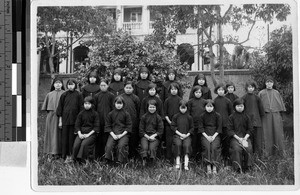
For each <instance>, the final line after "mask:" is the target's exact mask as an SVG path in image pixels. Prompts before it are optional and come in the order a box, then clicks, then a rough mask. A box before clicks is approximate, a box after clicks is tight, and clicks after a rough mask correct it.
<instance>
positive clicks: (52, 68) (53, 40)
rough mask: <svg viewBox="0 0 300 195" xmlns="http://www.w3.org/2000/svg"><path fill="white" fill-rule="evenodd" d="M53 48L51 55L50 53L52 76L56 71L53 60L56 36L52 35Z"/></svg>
mask: <svg viewBox="0 0 300 195" xmlns="http://www.w3.org/2000/svg"><path fill="white" fill-rule="evenodd" d="M51 42H52V48H51V51H50V52H51V53H50V56H49V66H50V71H51V74H53V73H54V72H55V70H54V64H53V58H54V51H55V34H54V33H52V40H51Z"/></svg>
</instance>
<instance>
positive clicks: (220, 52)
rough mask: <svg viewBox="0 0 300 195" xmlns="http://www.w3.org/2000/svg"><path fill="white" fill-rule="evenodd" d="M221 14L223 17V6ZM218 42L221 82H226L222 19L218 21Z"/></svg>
mask: <svg viewBox="0 0 300 195" xmlns="http://www.w3.org/2000/svg"><path fill="white" fill-rule="evenodd" d="M218 14H219V16H220V17H221V8H220V9H219V13H218ZM218 42H219V54H220V55H219V62H220V68H219V73H220V83H223V82H224V57H223V45H224V43H223V35H222V24H221V21H219V22H218Z"/></svg>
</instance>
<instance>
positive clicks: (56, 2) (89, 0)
mask: <svg viewBox="0 0 300 195" xmlns="http://www.w3.org/2000/svg"><path fill="white" fill-rule="evenodd" d="M144 2H145V1H142V0H127V1H125V0H123V1H121V0H119V1H112V0H101V1H100V0H99V1H97V0H84V1H83V0H63V1H62V0H32V1H31V5H30V18H31V19H30V29H31V30H30V32H31V35H30V43H31V45H30V48H31V56H30V61H31V63H30V70H31V75H30V78H31V85H30V86H31V89H30V92H31V101H30V102H31V105H30V112H31V115H30V127H31V133H30V135H31V137H30V140H31V143H32V145H31V186H32V188H33V189H34V190H36V191H166V190H168V191H169V190H173V191H174V190H176V191H178V190H180V191H203V190H205V191H206V190H215V191H223V190H234V191H236V190H238V191H240V190H255V191H258V190H262V191H267V190H268V191H269V190H279V191H282V190H285V191H290V190H296V189H298V188H299V163H300V162H299V154H300V153H299V143H300V142H299V131H298V128H297V127H299V124H298V123H296V124H295V125H294V128H295V129H296V131H294V140H295V144H294V156H295V160H294V166H295V171H294V172H295V185H263V186H260V185H258V186H252V185H251V186H247V185H243V186H236V185H233V186H231V185H228V186H219V185H211V186H209V185H174V186H170V185H155V186H147V185H140V186H131V185H128V186H126V185H124V186H123V185H122V186H121V185H108V186H96V185H95V186H42V185H38V176H37V174H38V156H37V155H38V142H37V140H38V139H37V132H38V130H37V119H38V87H39V80H38V78H39V77H38V75H39V72H38V68H37V63H36V62H37V55H36V54H37V48H36V45H37V43H36V40H37V39H36V38H37V26H36V16H37V7H39V6H70V5H71V6H89V5H94V6H96V5H143V4H144ZM229 3H232V4H237V1H233V0H230V1H226V4H229ZM247 3H248V4H253V3H288V4H290V5H291V14H292V19H293V21H292V30H293V64H294V66H293V74H294V86H293V87H294V121H295V122H296V121H298V120H299V91H298V90H299V78H298V75H299V69H298V47H297V46H298V36H297V35H298V21H297V7H298V4H297V3H296V2H295V1H293V0H285V1H280V2H278V1H274V0H273V1H270V0H264V1H254V0H252V1H250V0H240V1H238V4H247ZM147 4H148V5H149V4H153V5H175V4H225V3H224V0H223V1H222V0H217V1H210V2H208V1H207V0H198V1H189V0H166V1H161V0H152V1H147ZM27 76H29V75H27Z"/></svg>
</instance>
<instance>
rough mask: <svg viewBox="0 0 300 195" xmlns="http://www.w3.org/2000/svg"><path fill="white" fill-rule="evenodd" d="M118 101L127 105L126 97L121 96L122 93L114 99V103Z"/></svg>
mask: <svg viewBox="0 0 300 195" xmlns="http://www.w3.org/2000/svg"><path fill="white" fill-rule="evenodd" d="M116 102H122V103H123V104H124V105H125V101H124V98H123V97H122V96H121V95H118V96H117V97H116V98H115V100H114V104H115V103H116Z"/></svg>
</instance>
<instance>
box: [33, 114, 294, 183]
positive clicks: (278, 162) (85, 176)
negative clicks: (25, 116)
mask: <svg viewBox="0 0 300 195" xmlns="http://www.w3.org/2000/svg"><path fill="white" fill-rule="evenodd" d="M45 119H46V113H45V112H41V113H39V119H38V144H39V148H38V185H294V182H295V176H294V147H293V146H294V141H293V138H288V137H287V138H286V140H285V141H286V142H285V143H286V151H285V153H284V156H283V157H270V158H268V159H267V158H265V159H258V158H257V157H256V158H255V163H254V166H253V167H252V169H251V171H249V172H246V173H241V174H238V173H236V172H234V171H232V169H231V167H224V166H221V168H220V170H219V172H218V174H217V175H207V174H206V172H205V169H203V167H202V166H201V165H199V164H196V162H193V161H191V162H190V170H189V171H184V170H179V171H177V170H175V169H174V167H173V166H171V165H170V164H168V163H167V162H166V161H165V160H158V161H157V162H156V165H155V166H153V167H145V168H144V167H142V165H141V161H140V160H133V159H131V160H130V161H129V162H128V163H126V164H124V165H119V166H111V165H107V164H105V163H104V162H102V161H93V162H88V163H85V164H78V163H71V164H65V163H64V162H63V161H62V160H61V159H58V160H54V161H51V162H48V161H47V157H46V156H45V155H44V154H43V153H42V148H43V136H44V129H45Z"/></svg>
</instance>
